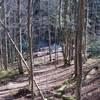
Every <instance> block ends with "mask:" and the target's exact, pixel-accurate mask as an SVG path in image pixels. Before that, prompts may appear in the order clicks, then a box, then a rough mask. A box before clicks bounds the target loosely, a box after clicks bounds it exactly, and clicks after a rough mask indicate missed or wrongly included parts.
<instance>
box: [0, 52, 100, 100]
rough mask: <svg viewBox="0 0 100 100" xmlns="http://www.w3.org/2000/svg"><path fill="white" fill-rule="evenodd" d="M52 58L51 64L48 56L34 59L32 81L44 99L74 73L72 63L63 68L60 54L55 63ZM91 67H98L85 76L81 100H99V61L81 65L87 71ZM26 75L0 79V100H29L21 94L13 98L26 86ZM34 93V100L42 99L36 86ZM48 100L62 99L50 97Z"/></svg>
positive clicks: (89, 61) (90, 61)
mask: <svg viewBox="0 0 100 100" xmlns="http://www.w3.org/2000/svg"><path fill="white" fill-rule="evenodd" d="M52 58H53V60H52V61H51V62H49V58H48V56H45V57H38V58H36V59H35V66H34V79H35V80H36V82H37V84H38V86H39V88H40V89H41V91H42V92H43V93H44V96H45V97H48V93H47V92H46V91H55V90H54V87H56V86H59V85H62V83H63V82H64V81H65V80H67V79H68V78H69V76H70V75H72V74H73V72H74V65H73V62H72V65H71V66H69V67H64V66H63V61H62V55H61V54H59V56H58V58H59V59H58V60H57V61H55V57H54V55H52ZM91 66H98V67H99V69H98V71H97V70H95V69H93V70H91V71H90V72H89V75H87V76H86V80H85V81H84V82H83V85H82V93H81V94H82V100H100V59H88V61H87V62H86V64H84V65H83V69H84V70H88V69H89V68H90V67H91ZM26 74H27V73H26ZM26 74H25V75H23V76H20V75H15V76H12V77H9V78H5V79H1V80H0V100H31V99H30V94H28V95H26V94H24V93H22V96H19V97H18V98H14V97H13V95H14V94H16V92H18V90H20V89H22V88H23V87H26V86H28V78H27V75H26ZM34 91H36V93H35V94H36V95H37V96H36V98H35V100H42V98H40V96H38V93H37V91H38V90H37V88H36V86H34ZM73 95H74V94H73ZM48 100H62V99H60V98H55V97H53V96H50V97H49V99H48Z"/></svg>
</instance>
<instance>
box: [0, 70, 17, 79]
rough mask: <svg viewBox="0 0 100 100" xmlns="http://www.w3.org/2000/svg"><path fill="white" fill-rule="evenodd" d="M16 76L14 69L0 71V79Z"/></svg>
mask: <svg viewBox="0 0 100 100" xmlns="http://www.w3.org/2000/svg"><path fill="white" fill-rule="evenodd" d="M16 74H18V71H17V70H16V69H13V70H12V69H8V70H7V71H6V70H0V79H2V78H6V77H10V76H13V75H16Z"/></svg>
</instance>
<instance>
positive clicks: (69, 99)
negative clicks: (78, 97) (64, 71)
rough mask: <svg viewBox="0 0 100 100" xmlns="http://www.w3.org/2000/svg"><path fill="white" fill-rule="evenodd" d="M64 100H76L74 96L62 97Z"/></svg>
mask: <svg viewBox="0 0 100 100" xmlns="http://www.w3.org/2000/svg"><path fill="white" fill-rule="evenodd" d="M62 99H63V100H75V99H74V97H72V96H70V97H67V96H62Z"/></svg>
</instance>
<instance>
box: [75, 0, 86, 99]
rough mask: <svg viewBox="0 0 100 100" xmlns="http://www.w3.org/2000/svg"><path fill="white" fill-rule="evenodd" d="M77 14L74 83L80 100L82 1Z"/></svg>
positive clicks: (77, 97)
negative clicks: (75, 77) (75, 74)
mask: <svg viewBox="0 0 100 100" xmlns="http://www.w3.org/2000/svg"><path fill="white" fill-rule="evenodd" d="M78 5H79V12H78V17H79V18H78V19H79V20H78V28H77V30H78V31H77V41H76V43H77V45H76V48H77V51H75V52H76V54H77V55H76V59H77V66H76V67H77V82H76V100H81V83H82V34H83V30H84V0H79V2H78Z"/></svg>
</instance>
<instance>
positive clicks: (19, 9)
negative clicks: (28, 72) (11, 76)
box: [17, 0, 23, 74]
mask: <svg viewBox="0 0 100 100" xmlns="http://www.w3.org/2000/svg"><path fill="white" fill-rule="evenodd" d="M17 4H18V28H19V31H18V32H19V33H18V35H19V36H18V47H19V50H20V52H21V54H22V36H21V0H18V1H17ZM18 58H19V62H18V69H19V73H20V74H23V67H22V60H21V57H20V56H18Z"/></svg>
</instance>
